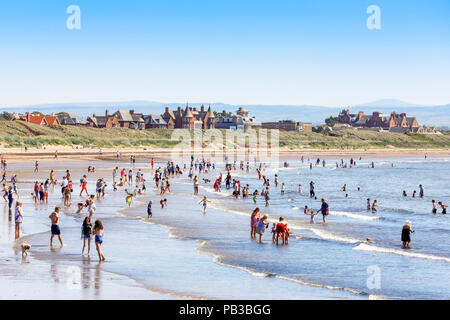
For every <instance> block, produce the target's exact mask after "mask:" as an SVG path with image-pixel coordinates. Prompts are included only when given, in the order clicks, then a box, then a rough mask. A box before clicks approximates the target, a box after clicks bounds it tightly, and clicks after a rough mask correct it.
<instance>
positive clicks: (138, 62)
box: [0, 0, 450, 107]
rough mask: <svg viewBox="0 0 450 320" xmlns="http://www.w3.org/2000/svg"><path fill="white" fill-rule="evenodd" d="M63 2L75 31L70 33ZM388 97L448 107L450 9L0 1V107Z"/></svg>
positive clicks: (389, 0) (344, 1) (424, 0)
mask: <svg viewBox="0 0 450 320" xmlns="http://www.w3.org/2000/svg"><path fill="white" fill-rule="evenodd" d="M70 5H78V6H79V7H80V9H81V30H69V29H67V27H66V20H67V18H68V17H69V14H67V13H66V10H67V7H68V6H70ZM369 5H378V6H379V7H380V9H381V30H369V29H368V28H367V26H366V21H367V18H368V17H369V14H367V13H366V10H367V7H368V6H369ZM385 98H389V99H391V98H392V99H401V100H404V101H407V102H411V103H416V104H426V105H435V104H448V103H450V1H448V0H418V1H415V0H371V1H365V0H340V1H339V0H295V1H294V0H292V1H287V0H276V1H275V0H270V1H266V0H226V1H225V0H159V1H153V0H148V1H143V0H122V1H116V0H109V1H100V0H82V1H80V0H79V1H77V0H70V1H66V0H58V1H55V0H39V1H35V0H29V1H23V0H2V1H1V2H0V106H5V107H6V106H14V105H24V104H42V103H59V102H82V101H89V102H92V101H126V100H153V101H161V102H182V101H192V102H195V101H211V102H225V103H230V104H295V105H301V104H314V105H326V106H340V105H354V104H360V103H365V102H370V101H373V100H377V99H385Z"/></svg>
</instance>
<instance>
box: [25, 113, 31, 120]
mask: <svg viewBox="0 0 450 320" xmlns="http://www.w3.org/2000/svg"><path fill="white" fill-rule="evenodd" d="M25 115H26V119H27V122H30V113H29V112H26V113H25Z"/></svg>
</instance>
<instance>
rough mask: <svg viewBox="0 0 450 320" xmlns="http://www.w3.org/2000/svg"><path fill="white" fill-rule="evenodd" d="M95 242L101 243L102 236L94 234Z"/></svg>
mask: <svg viewBox="0 0 450 320" xmlns="http://www.w3.org/2000/svg"><path fill="white" fill-rule="evenodd" d="M95 243H100V244H102V243H103V237H102V236H99V235H95Z"/></svg>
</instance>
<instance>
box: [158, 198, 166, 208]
mask: <svg viewBox="0 0 450 320" xmlns="http://www.w3.org/2000/svg"><path fill="white" fill-rule="evenodd" d="M159 204H160V205H161V209H164V208H165V207H166V208H167V199H161V201H160V202H159Z"/></svg>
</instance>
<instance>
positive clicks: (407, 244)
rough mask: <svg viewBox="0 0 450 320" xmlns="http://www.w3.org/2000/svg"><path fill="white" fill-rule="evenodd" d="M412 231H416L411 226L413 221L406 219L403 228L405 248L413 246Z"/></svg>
mask: <svg viewBox="0 0 450 320" xmlns="http://www.w3.org/2000/svg"><path fill="white" fill-rule="evenodd" d="M411 232H412V233H414V230H413V229H412V228H411V221H409V220H408V221H406V224H405V225H404V226H403V229H402V243H403V245H402V247H403V249H409V248H411V236H410V235H411Z"/></svg>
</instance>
